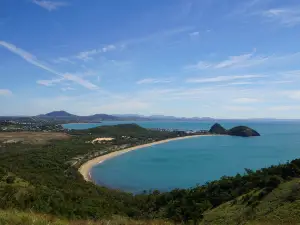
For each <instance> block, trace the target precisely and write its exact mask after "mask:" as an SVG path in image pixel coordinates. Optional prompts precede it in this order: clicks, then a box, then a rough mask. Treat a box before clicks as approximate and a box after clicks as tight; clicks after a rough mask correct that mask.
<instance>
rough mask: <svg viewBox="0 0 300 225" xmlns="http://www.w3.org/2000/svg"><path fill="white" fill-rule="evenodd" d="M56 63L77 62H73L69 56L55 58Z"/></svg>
mask: <svg viewBox="0 0 300 225" xmlns="http://www.w3.org/2000/svg"><path fill="white" fill-rule="evenodd" d="M53 62H54V63H71V64H75V62H73V61H72V60H70V59H69V58H67V57H59V58H57V59H54V60H53Z"/></svg>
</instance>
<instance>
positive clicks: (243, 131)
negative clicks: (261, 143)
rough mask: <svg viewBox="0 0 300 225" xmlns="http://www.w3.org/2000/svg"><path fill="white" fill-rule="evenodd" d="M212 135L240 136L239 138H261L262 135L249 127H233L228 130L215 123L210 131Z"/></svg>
mask: <svg viewBox="0 0 300 225" xmlns="http://www.w3.org/2000/svg"><path fill="white" fill-rule="evenodd" d="M209 132H210V133H212V134H225V135H231V136H239V137H256V136H260V134H259V133H258V132H257V131H256V130H253V129H251V128H250V127H247V126H237V127H233V128H231V129H229V130H226V129H225V128H224V127H223V126H221V125H220V124H219V123H215V124H214V125H213V126H212V127H211V128H210V130H209Z"/></svg>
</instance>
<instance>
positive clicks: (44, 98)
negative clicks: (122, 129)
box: [0, 0, 300, 118]
mask: <svg viewBox="0 0 300 225" xmlns="http://www.w3.org/2000/svg"><path fill="white" fill-rule="evenodd" d="M299 40H300V2H299V0H285V1H282V0H226V1H225V0H224V1H220V0H201V1H200V0H152V1H146V0H126V1H125V0H124V1H120V0H97V1H96V0H85V1H83V0H57V1H52V0H47V1H46V0H1V1H0V104H1V106H2V107H1V110H0V115H36V114H40V113H46V112H49V111H53V110H61V109H63V110H67V111H69V112H71V113H75V114H80V115H89V114H94V113H112V114H120V113H124V114H125V113H126V114H127V113H138V114H144V115H151V114H164V115H175V116H187V117H192V116H199V117H201V116H210V117H218V118H263V117H267V118H270V117H276V118H300V104H299V103H300V64H299V62H300V42H299Z"/></svg>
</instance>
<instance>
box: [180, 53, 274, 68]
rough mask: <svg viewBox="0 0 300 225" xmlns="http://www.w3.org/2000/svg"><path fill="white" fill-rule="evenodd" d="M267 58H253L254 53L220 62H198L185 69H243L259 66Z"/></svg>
mask: <svg viewBox="0 0 300 225" xmlns="http://www.w3.org/2000/svg"><path fill="white" fill-rule="evenodd" d="M268 59H269V57H263V56H255V52H253V53H249V54H243V55H238V56H230V57H229V58H228V59H226V60H224V61H220V62H206V61H199V62H198V63H196V64H192V65H188V66H186V67H185V68H186V69H195V70H205V69H224V68H243V67H250V66H254V65H259V64H262V63H264V62H265V61H267V60H268Z"/></svg>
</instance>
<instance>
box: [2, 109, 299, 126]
mask: <svg viewBox="0 0 300 225" xmlns="http://www.w3.org/2000/svg"><path fill="white" fill-rule="evenodd" d="M29 118H30V121H31V120H32V119H33V120H36V121H38V120H42V121H43V120H44V121H48V120H51V121H56V122H58V123H95V122H101V121H212V122H217V121H232V122H236V121H241V122H242V121H255V122H268V121H300V120H299V119H276V118H249V119H220V118H211V117H191V118H187V117H175V116H165V115H152V116H144V115H139V114H112V115H109V114H94V115H90V116H78V115H74V114H71V113H68V112H66V111H63V110H61V111H53V112H50V113H46V114H41V115H37V116H0V121H1V120H16V119H19V120H21V121H27V120H28V119H29Z"/></svg>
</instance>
